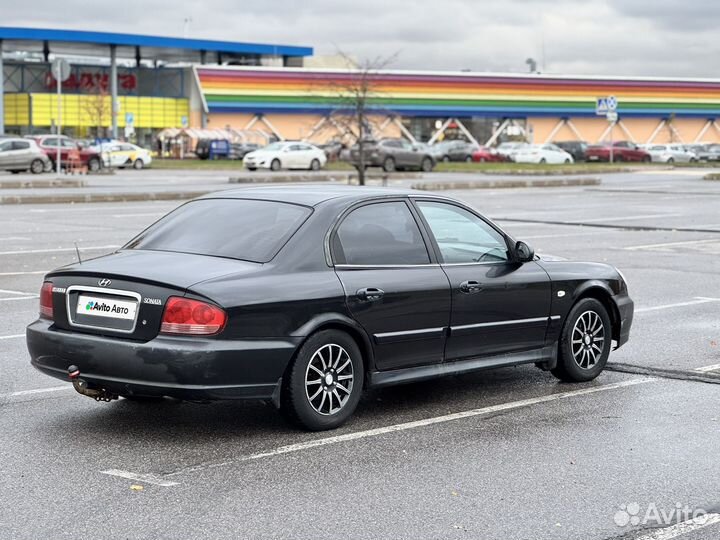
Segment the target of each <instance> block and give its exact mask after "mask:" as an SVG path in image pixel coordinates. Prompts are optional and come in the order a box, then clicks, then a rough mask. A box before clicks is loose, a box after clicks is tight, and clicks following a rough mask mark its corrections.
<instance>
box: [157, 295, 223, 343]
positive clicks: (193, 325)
mask: <svg viewBox="0 0 720 540" xmlns="http://www.w3.org/2000/svg"><path fill="white" fill-rule="evenodd" d="M226 322H227V314H226V313H225V312H224V311H223V310H222V309H220V308H219V307H217V306H214V305H212V304H208V303H206V302H200V301H199V300H192V299H190V298H181V297H179V296H171V297H170V298H168V301H167V303H166V304H165V311H164V313H163V318H162V324H161V325H160V333H161V334H180V335H192V336H208V335H211V334H217V333H218V332H219V331H220V330H222V329H223V327H224V326H225V323H226Z"/></svg>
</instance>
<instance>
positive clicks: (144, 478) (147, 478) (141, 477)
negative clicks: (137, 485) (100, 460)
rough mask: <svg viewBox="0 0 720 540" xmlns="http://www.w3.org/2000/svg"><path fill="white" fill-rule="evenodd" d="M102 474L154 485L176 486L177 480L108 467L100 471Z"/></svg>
mask: <svg viewBox="0 0 720 540" xmlns="http://www.w3.org/2000/svg"><path fill="white" fill-rule="evenodd" d="M100 472H101V473H102V474H109V475H110V476H119V477H120V478H127V479H128V480H134V481H135V482H141V483H143V484H153V485H156V486H162V487H170V486H177V485H178V483H177V482H172V481H171V480H164V479H163V478H161V477H159V476H155V475H154V474H138V473H134V472H130V471H121V470H119V469H108V470H107V471H100Z"/></svg>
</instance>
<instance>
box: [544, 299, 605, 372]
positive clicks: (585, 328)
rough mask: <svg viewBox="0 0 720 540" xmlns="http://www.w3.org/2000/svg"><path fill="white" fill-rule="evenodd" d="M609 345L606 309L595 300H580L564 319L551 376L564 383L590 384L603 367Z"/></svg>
mask: <svg viewBox="0 0 720 540" xmlns="http://www.w3.org/2000/svg"><path fill="white" fill-rule="evenodd" d="M611 346H612V323H611V322H610V316H609V315H608V312H607V310H606V309H605V306H603V305H602V303H601V302H600V301H599V300H596V299H595V298H583V299H582V300H580V301H579V302H577V303H576V304H575V305H574V306H573V308H572V309H571V310H570V313H568V316H567V319H566V320H565V324H564V325H563V329H562V332H561V334H560V339H559V341H558V359H557V366H556V367H555V368H554V369H553V370H552V374H553V375H555V376H556V377H557V378H558V379H560V380H561V381H565V382H586V381H591V380H592V379H594V378H595V377H597V376H598V375H600V373H601V372H602V370H603V369H604V368H605V364H607V360H608V356H610V348H611Z"/></svg>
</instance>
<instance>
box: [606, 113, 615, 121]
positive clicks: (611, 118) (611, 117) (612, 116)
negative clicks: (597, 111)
mask: <svg viewBox="0 0 720 540" xmlns="http://www.w3.org/2000/svg"><path fill="white" fill-rule="evenodd" d="M605 117H606V118H607V121H608V122H617V119H618V113H617V111H608V112H607V113H606V114H605Z"/></svg>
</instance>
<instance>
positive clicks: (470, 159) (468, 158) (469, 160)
mask: <svg viewBox="0 0 720 540" xmlns="http://www.w3.org/2000/svg"><path fill="white" fill-rule="evenodd" d="M472 160H473V159H472V156H465V163H472Z"/></svg>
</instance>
